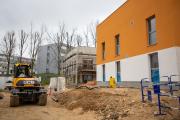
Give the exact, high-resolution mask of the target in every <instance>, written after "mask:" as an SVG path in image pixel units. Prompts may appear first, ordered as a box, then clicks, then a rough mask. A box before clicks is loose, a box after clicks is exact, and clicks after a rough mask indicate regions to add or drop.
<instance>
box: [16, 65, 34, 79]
mask: <svg viewBox="0 0 180 120" xmlns="http://www.w3.org/2000/svg"><path fill="white" fill-rule="evenodd" d="M20 77H27V78H30V77H32V73H31V66H30V65H27V64H22V65H20V64H16V65H14V78H20Z"/></svg>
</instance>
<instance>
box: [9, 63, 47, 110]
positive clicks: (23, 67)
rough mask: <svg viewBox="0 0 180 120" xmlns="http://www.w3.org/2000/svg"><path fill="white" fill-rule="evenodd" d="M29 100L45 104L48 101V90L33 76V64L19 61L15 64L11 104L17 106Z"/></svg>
mask: <svg viewBox="0 0 180 120" xmlns="http://www.w3.org/2000/svg"><path fill="white" fill-rule="evenodd" d="M27 101H28V102H34V103H38V104H39V105H41V106H44V105H46V103H47V91H46V90H45V89H44V87H42V86H41V84H40V82H39V81H38V79H37V78H36V77H35V76H33V74H32V70H31V65H29V64H23V63H17V64H15V65H14V78H13V81H12V90H11V96H10V106H11V107H15V106H18V105H20V104H21V103H25V102H27Z"/></svg>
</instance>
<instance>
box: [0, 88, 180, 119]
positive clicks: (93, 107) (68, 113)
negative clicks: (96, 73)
mask: <svg viewBox="0 0 180 120" xmlns="http://www.w3.org/2000/svg"><path fill="white" fill-rule="evenodd" d="M3 94H4V96H5V97H4V99H2V100H0V120H24V119H25V120H118V119H119V120H180V112H179V111H178V110H172V109H167V110H166V111H165V112H166V115H163V116H156V115H155V113H157V111H158V108H157V106H156V104H155V102H156V98H153V99H154V100H155V101H154V102H153V103H142V102H141V96H140V90H138V89H127V88H116V89H109V88H101V89H94V90H87V89H73V90H70V91H69V90H68V91H67V92H65V93H59V94H55V96H56V97H57V99H58V100H59V102H58V103H55V102H54V101H52V100H51V98H50V97H49V98H48V104H47V106H38V105H22V106H19V107H16V108H11V107H9V94H8V93H3ZM162 101H163V102H164V103H167V104H171V105H175V103H177V101H174V100H168V99H167V98H164V99H163V100H162ZM176 107H177V105H176Z"/></svg>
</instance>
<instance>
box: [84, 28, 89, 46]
mask: <svg viewBox="0 0 180 120" xmlns="http://www.w3.org/2000/svg"><path fill="white" fill-rule="evenodd" d="M84 38H85V43H86V47H89V28H88V26H87V27H86V30H85V31H84Z"/></svg>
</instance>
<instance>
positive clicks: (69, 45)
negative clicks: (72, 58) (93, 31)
mask: <svg viewBox="0 0 180 120" xmlns="http://www.w3.org/2000/svg"><path fill="white" fill-rule="evenodd" d="M75 32H76V29H73V30H72V33H69V32H66V46H67V52H69V51H70V50H71V49H72V47H73V42H74V39H75Z"/></svg>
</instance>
